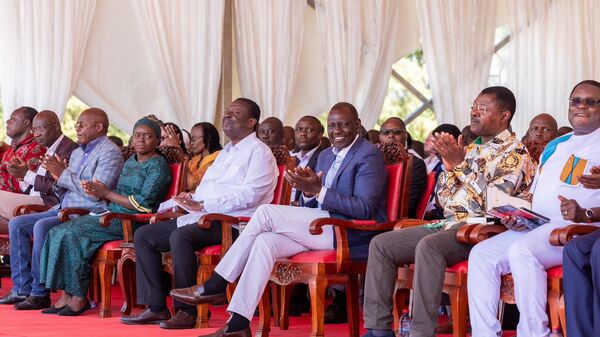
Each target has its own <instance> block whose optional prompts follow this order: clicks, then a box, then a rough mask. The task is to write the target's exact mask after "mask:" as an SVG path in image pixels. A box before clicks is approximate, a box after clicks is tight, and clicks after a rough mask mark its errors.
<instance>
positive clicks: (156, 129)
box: [133, 117, 160, 138]
mask: <svg viewBox="0 0 600 337" xmlns="http://www.w3.org/2000/svg"><path fill="white" fill-rule="evenodd" d="M142 125H145V126H147V127H149V128H150V129H151V130H152V131H154V134H155V135H156V138H160V126H158V123H156V122H155V121H153V120H151V119H150V118H148V117H144V118H142V119H140V120H138V121H137V122H136V123H135V125H134V126H133V130H135V129H137V127H138V126H142Z"/></svg>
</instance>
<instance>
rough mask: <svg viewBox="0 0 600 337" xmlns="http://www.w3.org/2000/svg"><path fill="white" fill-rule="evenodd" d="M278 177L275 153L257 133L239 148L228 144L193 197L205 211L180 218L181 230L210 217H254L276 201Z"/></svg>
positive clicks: (248, 137) (249, 136)
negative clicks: (259, 208)
mask: <svg viewBox="0 0 600 337" xmlns="http://www.w3.org/2000/svg"><path fill="white" fill-rule="evenodd" d="M278 175H279V170H278V169H277V163H276V162H275V157H273V153H272V152H271V149H269V147H268V146H267V145H265V144H264V143H263V142H261V141H260V140H259V139H258V138H257V137H256V135H255V134H254V133H251V134H250V135H248V136H246V138H244V139H242V140H241V141H239V142H238V143H237V144H235V145H233V144H232V143H231V142H230V143H228V144H227V145H225V148H224V149H223V150H222V151H221V152H220V153H219V155H218V156H217V158H216V159H215V161H214V163H213V164H212V166H210V167H209V168H208V170H206V173H205V174H204V177H203V178H202V181H201V182H200V185H198V187H196V191H195V192H194V195H193V197H192V198H193V199H194V200H195V201H203V202H204V211H202V212H191V213H190V214H186V215H184V216H181V217H179V218H177V226H178V227H181V226H184V225H188V224H192V223H196V222H197V221H198V219H200V217H202V215H204V214H206V213H222V214H227V215H231V216H247V217H249V216H252V213H254V211H255V210H256V208H257V207H258V206H259V205H262V204H269V203H271V201H272V200H273V195H274V190H275V186H276V185H277V176H278Z"/></svg>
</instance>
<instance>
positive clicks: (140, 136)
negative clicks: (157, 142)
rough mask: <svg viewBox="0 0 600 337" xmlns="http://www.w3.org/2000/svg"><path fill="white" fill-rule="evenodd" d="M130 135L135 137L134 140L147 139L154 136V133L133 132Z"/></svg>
mask: <svg viewBox="0 0 600 337" xmlns="http://www.w3.org/2000/svg"><path fill="white" fill-rule="evenodd" d="M132 137H133V139H136V140H141V139H143V140H149V139H153V138H155V135H154V134H153V133H141V132H135V133H134V134H133V135H132Z"/></svg>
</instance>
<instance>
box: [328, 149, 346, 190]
mask: <svg viewBox="0 0 600 337" xmlns="http://www.w3.org/2000/svg"><path fill="white" fill-rule="evenodd" d="M342 161H344V157H342V156H340V155H339V154H338V155H337V156H335V160H334V161H333V164H331V167H330V168H329V171H327V175H326V176H325V187H327V188H331V184H333V178H335V175H336V174H337V171H338V170H339V169H340V165H342Z"/></svg>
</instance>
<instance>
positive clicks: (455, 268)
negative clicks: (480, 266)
mask: <svg viewBox="0 0 600 337" xmlns="http://www.w3.org/2000/svg"><path fill="white" fill-rule="evenodd" d="M446 271H451V272H455V273H465V274H466V273H467V272H468V271H469V261H468V260H464V261H461V262H459V263H457V264H455V265H452V266H450V267H448V268H446Z"/></svg>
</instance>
